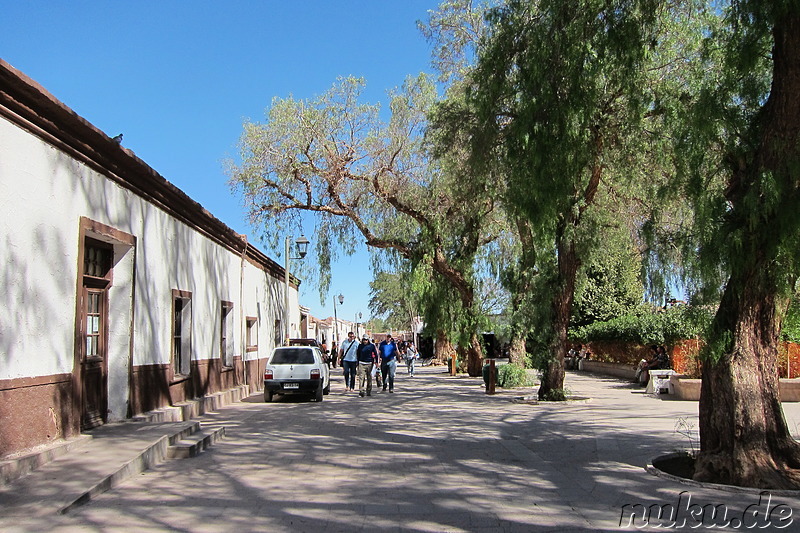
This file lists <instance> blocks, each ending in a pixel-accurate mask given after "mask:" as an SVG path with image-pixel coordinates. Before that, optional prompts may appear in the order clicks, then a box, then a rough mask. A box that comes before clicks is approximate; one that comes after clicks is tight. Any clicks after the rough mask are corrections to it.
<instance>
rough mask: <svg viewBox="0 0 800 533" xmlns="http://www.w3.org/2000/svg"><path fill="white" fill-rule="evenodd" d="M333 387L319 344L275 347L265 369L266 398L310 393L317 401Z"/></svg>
mask: <svg viewBox="0 0 800 533" xmlns="http://www.w3.org/2000/svg"><path fill="white" fill-rule="evenodd" d="M330 391H331V377H330V371H329V370H328V365H326V364H325V361H324V359H323V356H322V351H321V350H320V349H319V347H317V346H282V347H279V348H275V350H273V352H272V355H271V356H270V358H269V360H268V361H267V367H266V369H265V370H264V401H265V402H271V401H272V397H273V396H274V395H275V394H308V395H311V396H313V397H314V399H315V400H316V401H318V402H321V401H322V396H323V395H324V394H328V393H329V392H330Z"/></svg>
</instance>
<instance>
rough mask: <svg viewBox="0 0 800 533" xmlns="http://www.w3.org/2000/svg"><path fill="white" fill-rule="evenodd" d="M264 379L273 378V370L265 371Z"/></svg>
mask: <svg viewBox="0 0 800 533" xmlns="http://www.w3.org/2000/svg"><path fill="white" fill-rule="evenodd" d="M264 379H272V370H265V371H264Z"/></svg>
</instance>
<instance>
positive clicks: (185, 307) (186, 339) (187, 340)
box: [172, 289, 192, 377]
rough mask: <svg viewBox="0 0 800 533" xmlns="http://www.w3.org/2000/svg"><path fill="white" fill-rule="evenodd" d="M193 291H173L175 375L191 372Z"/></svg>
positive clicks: (185, 374) (173, 360)
mask: <svg viewBox="0 0 800 533" xmlns="http://www.w3.org/2000/svg"><path fill="white" fill-rule="evenodd" d="M191 358H192V293H191V292H187V291H179V290H175V289H173V291H172V370H173V372H174V373H175V377H185V376H188V375H189V373H190V372H191Z"/></svg>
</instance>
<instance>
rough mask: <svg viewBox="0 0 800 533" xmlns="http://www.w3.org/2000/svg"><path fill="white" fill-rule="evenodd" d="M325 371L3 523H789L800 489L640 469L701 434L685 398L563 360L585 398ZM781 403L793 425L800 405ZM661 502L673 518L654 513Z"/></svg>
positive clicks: (443, 527)
mask: <svg viewBox="0 0 800 533" xmlns="http://www.w3.org/2000/svg"><path fill="white" fill-rule="evenodd" d="M334 373H335V376H336V382H335V383H334V384H333V387H332V392H331V394H330V395H329V396H326V397H325V401H324V402H322V403H321V404H316V403H314V402H309V401H305V400H302V399H298V398H286V399H279V400H278V401H276V402H273V403H270V404H266V403H264V402H263V397H262V396H261V395H252V396H251V397H249V398H247V399H246V400H245V401H243V402H239V403H236V404H233V405H231V406H229V407H226V408H222V409H220V410H218V411H217V412H215V413H210V414H207V415H206V416H204V417H203V418H202V419H201V422H202V423H203V424H204V425H208V426H218V425H220V424H223V425H224V426H225V438H224V439H223V440H221V441H219V442H217V443H216V444H215V445H214V446H213V447H212V448H210V449H208V450H207V451H205V452H203V453H202V454H200V455H199V456H198V457H195V458H191V459H182V460H170V461H167V462H165V463H163V464H160V465H158V466H155V467H154V468H151V469H150V470H147V471H146V472H143V473H141V474H138V475H136V476H134V477H132V478H130V479H128V480H127V481H125V482H124V483H122V484H121V485H120V486H118V487H116V488H114V489H112V490H110V491H108V492H105V493H103V494H101V495H99V496H97V497H95V498H93V499H92V500H91V501H89V502H88V503H86V504H85V505H81V506H78V507H74V508H72V509H71V510H69V511H68V512H66V513H65V514H57V509H55V508H53V509H51V508H47V505H46V502H44V503H41V504H37V511H35V512H33V511H31V510H30V508H28V510H25V509H26V508H25V507H24V506H22V505H20V504H17V505H16V507H15V506H14V505H9V506H6V507H5V508H4V509H1V510H0V531H4V532H30V531H63V532H66V531H69V532H73V531H76V532H78V531H84V532H94V531H115V532H116V531H119V532H122V531H126V532H127V531H137V532H149V531H182V532H225V531H237V532H239V531H241V532H244V531H264V532H325V531H334V532H353V531H404V532H427V531H431V532H439V531H453V532H486V533H488V532H539V531H553V532H562V531H574V532H589V531H615V530H626V529H627V530H634V529H637V528H639V529H645V530H647V529H650V528H652V529H654V530H658V529H665V528H674V529H689V528H691V527H692V526H695V530H706V528H707V527H708V526H709V525H712V522H716V525H717V526H720V525H723V524H727V526H728V529H729V530H735V529H741V530H748V529H749V530H754V529H757V530H759V531H771V530H775V531H800V498H796V497H793V496H791V495H786V494H777V495H766V494H764V495H759V494H758V492H753V491H750V492H747V491H744V492H742V491H739V492H732V491H723V490H719V489H716V488H711V487H708V486H699V485H686V484H681V483H677V482H675V481H672V480H669V479H664V478H662V477H656V476H653V475H651V474H650V473H648V472H646V471H645V466H646V465H647V464H648V463H649V462H650V461H651V460H652V459H653V458H654V457H656V456H659V455H663V454H666V453H670V452H672V451H675V450H678V449H684V448H688V447H690V446H691V445H692V444H694V446H697V435H696V432H697V429H696V428H697V403H696V402H678V401H669V400H661V399H659V398H657V397H655V396H652V395H648V394H645V391H644V389H642V388H639V387H636V386H634V385H632V384H629V383H626V382H624V381H621V380H618V379H612V378H605V377H600V376H592V375H588V374H577V373H569V374H568V375H567V383H566V385H567V387H568V388H569V389H570V390H571V391H572V393H573V395H574V396H575V397H582V398H586V399H585V400H577V401H572V402H564V403H547V404H546V403H538V404H537V403H534V402H530V401H525V400H524V397H526V396H530V395H533V394H534V390H533V389H516V390H508V391H507V390H503V389H498V394H496V395H494V396H489V395H486V394H484V392H483V385H482V381H481V380H480V379H476V378H469V377H450V376H449V375H447V374H445V373H444V372H443V368H442V367H425V368H421V369H418V371H417V376H416V377H414V378H410V377H408V376H407V375H405V372H404V369H400V368H399V369H398V377H397V383H396V390H395V393H394V394H389V393H377V392H375V391H373V395H372V397H368V398H359V397H358V396H357V394H352V393H348V394H345V392H344V385H343V383H342V380H341V373H340V370H336V371H334ZM784 410H785V413H786V417H787V421H788V423H789V427H791V428H793V429H796V428H798V427H800V406H798V405H797V404H786V405H785V406H784ZM676 423H677V424H678V425H679V426H681V427H682V428H683V429H682V430H681V431H676ZM687 429H689V431H688V435H687V431H686V430H687ZM98 437H99V434H98ZM95 440H98V441H99V440H101V439H100V438H97V439H95ZM35 475H36V474H35V473H34V474H33V476H35ZM29 477H31V476H29ZM24 479H25V478H23V479H21V480H18V481H17V482H14V483H12V484H10V485H9V486H7V487H5V488H4V490H6V491H9V490H10V491H13V490H14V487H15V486H20V487H22V486H24V485H19V483H20V482H22V481H24ZM767 498H771V499H770V500H769V501H767ZM651 506H653V507H651ZM703 506H706V507H703ZM659 508H660V509H665V510H674V512H675V514H674V515H673V516H672V518H674V519H675V520H673V521H672V522H669V523H668V522H665V521H664V520H666V518H667V517H662V521H659V520H656V517H655V515H654V514H653V512H652V509H659ZM767 508H769V509H767ZM645 509H650V510H651V512H650V514H647V515H645V514H644V510H645ZM787 509H788V513H789V515H788V516H787V514H786V513H787ZM712 511H713V513H716V514H715V515H714V516H711V515H712V514H713V513H712ZM773 512H774V514H771V513H773ZM723 513H727V514H724V515H723ZM642 517H645V518H644V519H643V518H642ZM659 524H660V525H661V526H662V527H661V528H657V527H656V526H657V525H659ZM751 525H754V526H756V527H755V528H748V526H751ZM681 526H683V527H681ZM761 526H765V527H763V528H761ZM781 526H785V527H782V528H781ZM714 529H719V527H716V528H714Z"/></svg>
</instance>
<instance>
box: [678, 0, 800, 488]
mask: <svg viewBox="0 0 800 533" xmlns="http://www.w3.org/2000/svg"><path fill="white" fill-rule="evenodd" d="M713 14H714V15H721V16H722V22H723V24H722V26H721V27H718V28H714V27H710V29H709V30H707V32H706V35H708V38H707V39H706V40H705V42H704V47H703V49H702V55H701V56H700V59H701V61H702V62H701V71H700V72H701V73H702V77H701V79H700V81H699V86H696V87H688V88H687V91H686V93H684V94H682V95H681V99H680V103H679V105H678V107H677V108H676V109H678V110H679V111H680V110H682V109H684V110H686V111H687V112H686V113H680V112H679V113H678V114H677V115H676V118H677V119H678V121H679V126H682V129H683V135H681V136H680V142H679V144H678V146H677V149H676V156H677V160H678V162H679V163H680V167H679V171H680V172H679V174H678V176H677V178H678V179H676V183H678V184H679V185H681V187H680V188H679V191H680V193H681V194H682V195H683V196H684V197H685V198H687V199H688V200H689V201H690V202H691V205H692V207H693V212H694V228H693V229H694V231H693V235H694V236H695V237H697V240H695V241H693V242H692V243H691V246H690V248H688V249H687V252H688V253H687V257H695V258H696V259H697V261H696V262H694V263H693V266H694V267H696V268H695V272H696V277H698V278H700V279H703V280H704V281H705V288H706V291H705V294H708V293H709V292H713V291H715V290H719V289H720V287H721V301H720V304H719V307H718V310H717V313H716V316H715V319H714V322H713V326H712V331H711V332H710V335H709V339H708V350H707V352H706V353H705V359H704V364H703V372H702V378H703V385H702V392H701V399H700V452H699V455H698V457H697V461H696V464H695V479H698V480H704V481H715V482H721V483H729V484H735V485H743V486H752V487H761V488H776V489H777V488H800V445H798V443H797V442H796V441H795V440H794V439H793V438H792V437H791V435H790V434H789V428H788V427H787V426H786V422H785V419H784V416H783V412H782V409H781V404H780V400H779V391H778V370H777V355H778V336H779V333H780V329H781V321H782V318H783V316H784V313H785V311H786V308H787V305H788V302H789V298H790V297H791V295H792V294H793V291H794V284H795V281H796V280H797V277H798V274H800V216H799V215H798V212H800V97H799V96H798V95H800V3H798V2H797V1H796V0H777V1H774V2H757V1H746V0H742V1H732V2H730V3H729V5H727V6H725V9H724V10H722V11H721V12H714V13H713Z"/></svg>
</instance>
